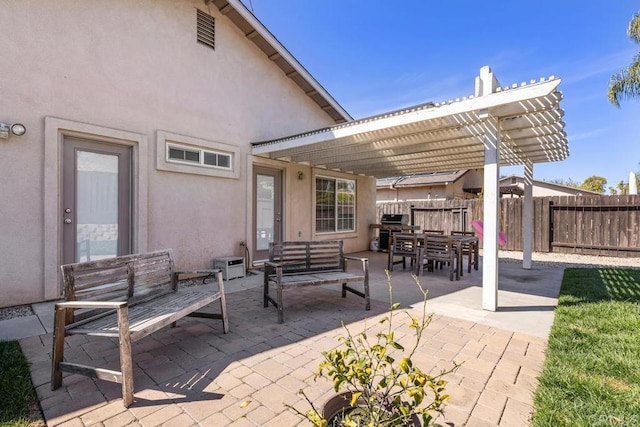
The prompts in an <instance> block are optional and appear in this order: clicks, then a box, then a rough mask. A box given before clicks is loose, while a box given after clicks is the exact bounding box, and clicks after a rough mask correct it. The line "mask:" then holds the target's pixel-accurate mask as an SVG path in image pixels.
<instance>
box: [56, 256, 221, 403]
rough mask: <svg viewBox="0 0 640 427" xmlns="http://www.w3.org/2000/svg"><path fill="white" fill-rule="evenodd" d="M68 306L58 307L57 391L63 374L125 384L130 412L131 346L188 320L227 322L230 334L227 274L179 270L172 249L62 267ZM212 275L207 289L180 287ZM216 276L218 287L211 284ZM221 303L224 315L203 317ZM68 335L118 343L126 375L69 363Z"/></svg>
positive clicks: (123, 371)
mask: <svg viewBox="0 0 640 427" xmlns="http://www.w3.org/2000/svg"><path fill="white" fill-rule="evenodd" d="M61 270H62V275H63V282H64V291H65V301H64V302H60V303H57V304H56V305H55V317H54V335H53V360H52V371H51V388H52V389H53V390H55V389H57V388H59V387H60V386H61V385H62V372H63V371H64V372H71V373H76V374H82V375H87V376H90V377H95V378H99V379H104V380H109V381H114V382H119V383H122V399H123V403H124V405H125V406H126V407H128V406H130V405H131V403H133V362H132V355H131V343H132V342H135V341H137V340H139V339H141V338H143V337H145V336H147V335H149V334H152V333H153V332H155V331H157V330H159V329H161V328H163V327H165V326H168V325H172V326H175V324H176V321H177V320H179V319H181V318H183V317H185V316H195V317H208V318H215V319H221V320H222V325H223V331H224V333H227V332H228V331H229V325H228V320H227V309H226V303H225V296H224V285H223V281H222V272H221V270H219V269H214V270H195V271H176V270H175V269H174V262H173V253H172V251H171V250H170V249H168V250H162V251H156V252H150V253H144V254H134V255H125V256H120V257H115V258H109V259H103V260H97V261H90V262H84V263H76V264H67V265H63V266H62V267H61ZM183 274H185V275H186V274H189V275H192V276H193V275H196V276H207V277H205V279H204V280H203V284H202V285H195V286H186V287H178V278H179V276H180V275H183ZM208 277H214V278H215V279H216V282H217V286H213V285H211V284H205V283H204V282H206V280H207V278H208ZM214 301H219V302H220V313H208V312H200V311H198V310H200V309H202V308H203V307H205V306H206V305H208V304H211V303H212V302H214ZM67 335H88V336H99V337H112V338H118V340H119V347H120V371H113V370H108V369H103V368H97V367H92V366H86V365H82V364H79V363H72V362H68V361H64V348H65V343H64V339H65V337H66V336H67Z"/></svg>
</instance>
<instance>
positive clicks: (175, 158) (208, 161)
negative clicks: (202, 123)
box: [167, 144, 233, 170]
mask: <svg viewBox="0 0 640 427" xmlns="http://www.w3.org/2000/svg"><path fill="white" fill-rule="evenodd" d="M167 162H173V163H185V164H189V165H197V166H203V167H210V168H221V169H227V170H231V165H232V164H233V162H232V159H231V154H229V153H223V152H219V151H210V150H204V149H200V148H195V147H187V146H183V145H176V144H167Z"/></svg>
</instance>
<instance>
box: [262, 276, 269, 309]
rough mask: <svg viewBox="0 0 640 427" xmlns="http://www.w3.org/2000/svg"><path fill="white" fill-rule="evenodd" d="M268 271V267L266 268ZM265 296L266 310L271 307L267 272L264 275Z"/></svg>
mask: <svg viewBox="0 0 640 427" xmlns="http://www.w3.org/2000/svg"><path fill="white" fill-rule="evenodd" d="M265 270H266V267H265ZM263 296H264V308H267V307H269V298H268V296H269V278H268V277H267V273H266V271H265V273H264V292H263Z"/></svg>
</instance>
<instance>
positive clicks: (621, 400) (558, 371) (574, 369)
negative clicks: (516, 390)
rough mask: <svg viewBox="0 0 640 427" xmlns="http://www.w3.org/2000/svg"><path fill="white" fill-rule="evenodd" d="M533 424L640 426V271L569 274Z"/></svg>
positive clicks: (572, 271)
mask: <svg viewBox="0 0 640 427" xmlns="http://www.w3.org/2000/svg"><path fill="white" fill-rule="evenodd" d="M534 400H535V403H534V405H535V416H534V419H533V424H532V425H534V426H554V427H555V426H572V427H573V426H589V427H591V426H640V270H629V269H614V268H592V269H589V268H579V269H578V268H572V269H567V270H565V273H564V279H563V282H562V288H561V290H560V298H559V301H558V309H557V311H556V316H555V322H554V325H553V328H552V330H551V335H550V337H549V348H548V351H547V357H546V359H545V363H544V368H543V372H542V374H541V375H540V385H539V386H538V389H537V390H536V393H535V399H534Z"/></svg>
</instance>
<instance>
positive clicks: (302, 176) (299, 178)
mask: <svg viewBox="0 0 640 427" xmlns="http://www.w3.org/2000/svg"><path fill="white" fill-rule="evenodd" d="M303 179H304V172H302V171H298V181H302V180H303Z"/></svg>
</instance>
